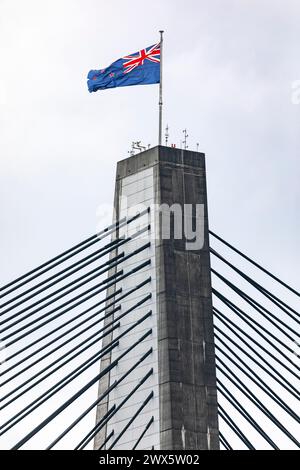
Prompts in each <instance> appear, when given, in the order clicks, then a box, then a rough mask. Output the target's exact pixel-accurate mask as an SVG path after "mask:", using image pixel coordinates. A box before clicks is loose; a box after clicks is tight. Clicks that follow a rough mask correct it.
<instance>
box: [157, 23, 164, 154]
mask: <svg viewBox="0 0 300 470" xmlns="http://www.w3.org/2000/svg"><path fill="white" fill-rule="evenodd" d="M163 33H164V32H163V31H159V34H160V75H159V102H158V106H159V125H158V145H161V142H162V105H163V101H162V67H163Z"/></svg>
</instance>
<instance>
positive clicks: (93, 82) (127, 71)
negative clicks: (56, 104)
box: [87, 44, 160, 92]
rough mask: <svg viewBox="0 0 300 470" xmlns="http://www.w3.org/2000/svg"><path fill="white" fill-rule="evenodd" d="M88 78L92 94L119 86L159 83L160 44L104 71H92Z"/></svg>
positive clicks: (117, 62)
mask: <svg viewBox="0 0 300 470" xmlns="http://www.w3.org/2000/svg"><path fill="white" fill-rule="evenodd" d="M87 78H88V81H87V85H88V89H89V91H90V92H93V91H97V90H106V89H107V88H116V87H119V86H131V85H150V84H153V83H159V81H160V44H155V45H154V46H150V47H147V48H145V49H142V50H141V51H139V52H136V53H134V54H130V55H128V56H125V57H122V58H121V59H118V60H116V61H115V62H113V63H112V64H111V65H110V66H109V67H106V68H104V69H101V70H90V72H89V73H88V77H87Z"/></svg>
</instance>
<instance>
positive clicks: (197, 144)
mask: <svg viewBox="0 0 300 470" xmlns="http://www.w3.org/2000/svg"><path fill="white" fill-rule="evenodd" d="M196 147H197V152H199V142H197V143H196Z"/></svg>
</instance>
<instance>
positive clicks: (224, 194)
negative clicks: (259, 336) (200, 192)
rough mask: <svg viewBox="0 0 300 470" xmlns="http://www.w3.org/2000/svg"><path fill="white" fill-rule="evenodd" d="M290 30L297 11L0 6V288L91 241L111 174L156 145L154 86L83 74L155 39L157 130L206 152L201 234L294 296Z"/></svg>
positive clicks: (298, 123)
mask: <svg viewBox="0 0 300 470" xmlns="http://www.w3.org/2000/svg"><path fill="white" fill-rule="evenodd" d="M299 22H300V2H299V1H297V0H281V1H279V0H186V1H184V2H183V1H179V0H153V1H152V2H145V1H142V0H139V1H137V0H130V1H128V0H127V1H126V0H122V1H121V0H116V1H114V2H108V1H104V0H51V1H50V0H49V1H47V0H43V1H40V0H27V1H26V2H24V1H21V0H0V51H1V52H0V55H1V62H0V68H1V75H0V106H1V108H0V109H1V114H0V119H1V124H0V158H1V174H0V191H1V235H0V236H1V245H0V249H1V280H2V282H6V281H9V280H10V279H13V278H15V277H17V276H18V275H20V274H22V273H23V272H25V271H27V270H29V269H30V268H32V267H35V266H36V265H37V264H39V263H40V262H42V261H44V260H47V259H48V258H50V257H52V256H54V255H56V254H57V253H58V252H60V251H62V250H64V249H66V248H68V247H69V246H71V245H72V244H75V243H77V242H79V241H80V240H81V239H83V238H85V237H86V236H89V235H91V234H93V233H95V231H96V230H97V228H99V226H101V221H99V220H98V218H97V209H98V208H99V206H100V205H101V204H111V203H112V198H113V191H114V177H115V169H116V162H117V161H118V160H120V159H123V158H126V157H127V156H128V153H127V152H128V150H130V146H131V142H132V141H134V140H141V141H142V142H143V143H144V144H146V145H147V144H151V145H152V146H154V145H156V143H157V127H158V106H157V103H158V86H156V85H152V86H137V87H127V88H120V89H115V90H107V91H99V92H97V93H93V94H90V93H88V90H87V86H86V76H87V73H88V71H89V70H90V69H97V68H102V67H105V66H107V65H109V64H110V63H111V62H113V61H114V60H116V59H118V58H120V57H122V56H124V55H127V54H129V53H133V52H135V51H137V50H139V49H141V48H143V47H145V46H149V45H151V44H153V43H155V42H157V41H158V39H159V35H158V30H159V29H164V30H165V45H164V125H166V124H167V123H168V125H169V129H170V140H169V142H170V143H175V144H177V146H180V143H181V140H182V138H183V134H182V130H183V129H184V128H187V130H188V134H189V138H188V145H189V148H190V149H196V143H197V142H198V143H199V150H200V151H203V152H205V154H206V163H207V179H208V198H209V223H210V228H211V229H212V230H214V231H216V232H217V233H218V234H220V235H221V236H224V237H225V238H226V239H228V240H229V241H231V242H232V243H233V244H235V245H237V246H238V247H240V248H241V249H242V250H244V251H246V252H247V253H248V254H249V255H250V256H252V257H254V258H255V259H256V260H257V261H259V262H261V263H262V264H264V265H265V266H266V267H267V268H269V269H270V270H271V271H273V272H274V273H275V274H278V275H280V276H281V277H282V278H283V279H284V280H285V281H287V282H288V283H290V284H292V285H293V286H296V287H297V285H299V282H298V280H299V272H300V267H299V266H300V263H299V261H300V260H299V247H298V242H299V228H300V222H299V207H298V205H299V194H300V185H299V178H300V163H299V157H300V151H299V150H300V137H299V136H300V132H299V131H300V104H298V105H297V104H296V103H294V104H293V99H292V92H293V90H292V87H293V83H295V82H296V81H297V80H300V63H299V43H300V29H299ZM294 101H295V100H294Z"/></svg>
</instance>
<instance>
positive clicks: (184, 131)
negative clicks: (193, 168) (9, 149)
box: [182, 129, 189, 150]
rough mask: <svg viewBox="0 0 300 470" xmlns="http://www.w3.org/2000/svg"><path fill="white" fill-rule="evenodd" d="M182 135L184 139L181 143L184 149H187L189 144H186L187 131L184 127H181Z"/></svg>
mask: <svg viewBox="0 0 300 470" xmlns="http://www.w3.org/2000/svg"><path fill="white" fill-rule="evenodd" d="M182 132H183V135H184V139H183V141H182V143H183V146H184V150H186V149H188V148H189V146H188V145H187V138H188V133H187V130H186V129H183V131H182Z"/></svg>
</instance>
